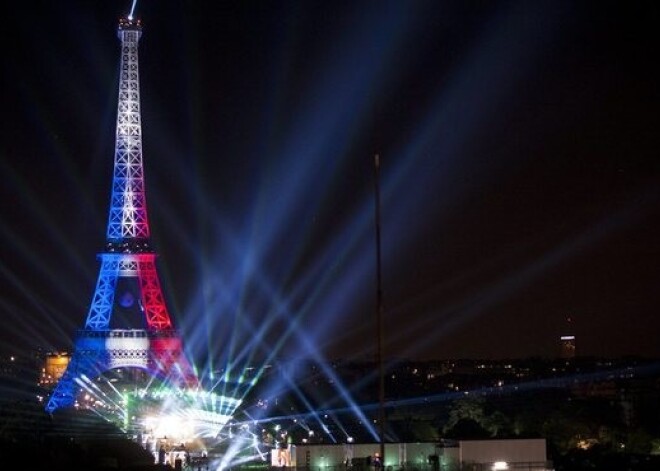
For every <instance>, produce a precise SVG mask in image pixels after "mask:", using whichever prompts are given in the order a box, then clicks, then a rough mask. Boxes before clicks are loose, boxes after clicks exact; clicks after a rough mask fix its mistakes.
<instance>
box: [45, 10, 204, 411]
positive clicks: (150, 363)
mask: <svg viewBox="0 0 660 471" xmlns="http://www.w3.org/2000/svg"><path fill="white" fill-rule="evenodd" d="M117 35H118V37H119V39H120V40H121V68H120V77H119V100H118V105H117V129H116V143H115V158H114V172H113V179H112V195H111V200H110V213H109V217H108V226H107V233H106V246H105V251H104V252H103V253H101V254H99V259H100V262H101V267H100V272H99V275H98V280H97V283H96V289H95V291H94V295H93V297H92V302H91V306H90V308H89V313H88V314H87V320H86V322H85V326H84V328H83V329H82V330H80V331H78V335H77V338H76V340H75V346H74V351H73V355H72V357H71V361H70V362H69V364H68V367H67V369H66V371H65V372H64V375H63V376H62V377H61V379H60V380H59V382H58V383H57V385H56V386H55V389H54V390H53V392H52V394H51V396H50V398H49V400H48V402H47V404H46V410H47V411H48V412H53V411H55V410H57V409H59V408H63V407H70V406H73V405H74V404H75V402H76V395H77V393H78V391H79V390H80V389H81V385H84V383H85V381H88V380H93V379H94V378H96V377H98V376H99V375H101V374H103V373H105V372H108V371H109V370H112V369H115V368H124V367H132V368H139V369H141V370H143V371H146V372H147V373H148V374H149V375H150V376H151V377H153V378H159V379H160V380H162V381H163V382H165V384H168V385H171V386H174V387H178V388H196V387H198V386H199V381H198V378H197V375H196V374H195V372H194V371H193V369H192V366H191V364H190V363H189V361H188V360H187V358H186V356H185V354H184V352H183V348H182V341H181V337H180V336H179V333H178V332H177V331H176V330H175V329H174V327H173V325H172V320H171V318H170V315H169V313H168V310H167V307H166V304H165V300H164V298H163V293H162V291H161V284H160V281H159V278H158V273H157V270H156V254H155V253H154V252H153V251H152V249H151V245H150V231H149V222H148V218H147V204H146V194H145V184H144V169H143V165H142V125H141V118H140V75H139V67H138V41H139V40H140V36H141V35H142V25H141V23H140V21H139V20H134V19H132V18H131V17H124V18H121V19H120V21H119V26H118V29H117ZM118 323H119V324H122V325H117V324H118ZM131 324H132V325H131Z"/></svg>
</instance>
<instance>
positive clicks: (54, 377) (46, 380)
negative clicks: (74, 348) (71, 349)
mask: <svg viewBox="0 0 660 471" xmlns="http://www.w3.org/2000/svg"><path fill="white" fill-rule="evenodd" d="M70 361H71V354H69V353H66V352H54V353H46V354H45V356H44V358H43V365H42V367H41V373H40V375H39V385H40V386H42V387H44V388H52V387H54V386H55V385H56V384H57V382H58V381H59V379H60V378H61V377H62V375H63V374H64V372H65V371H66V367H67V366H68V365H69V362H70Z"/></svg>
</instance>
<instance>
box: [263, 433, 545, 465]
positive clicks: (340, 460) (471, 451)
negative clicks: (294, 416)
mask: <svg viewBox="0 0 660 471" xmlns="http://www.w3.org/2000/svg"><path fill="white" fill-rule="evenodd" d="M378 451H379V444H378V443H371V444H365V443H361V444H352V443H345V444H334V445H305V444H300V445H298V446H297V447H296V450H295V455H296V462H297V466H303V467H306V468H308V469H313V468H324V467H331V468H335V469H337V468H338V467H340V466H342V465H343V466H347V467H348V469H351V468H352V469H354V470H356V471H358V470H369V469H375V468H374V467H373V466H370V465H373V461H374V458H375V457H376V456H377V455H378ZM384 464H385V469H390V468H394V467H406V468H408V467H409V468H411V469H415V468H416V469H430V470H435V471H444V470H458V469H470V470H473V469H475V470H489V471H490V470H504V469H521V470H523V469H524V470H525V471H548V470H552V469H553V466H552V462H551V461H549V460H548V457H547V450H546V441H545V439H544V438H539V439H513V440H460V441H456V442H453V443H446V444H439V443H435V442H433V443H430V442H427V443H423V442H415V443H387V444H385V457H384ZM275 466H277V465H275Z"/></svg>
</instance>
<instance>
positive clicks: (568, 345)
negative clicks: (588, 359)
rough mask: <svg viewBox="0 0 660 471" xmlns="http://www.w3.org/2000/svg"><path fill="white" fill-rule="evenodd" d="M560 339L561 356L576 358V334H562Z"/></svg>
mask: <svg viewBox="0 0 660 471" xmlns="http://www.w3.org/2000/svg"><path fill="white" fill-rule="evenodd" d="M559 341H560V350H559V356H560V357H561V358H566V359H570V358H575V335H562V336H561V337H560V338H559Z"/></svg>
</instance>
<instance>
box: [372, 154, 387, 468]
mask: <svg viewBox="0 0 660 471" xmlns="http://www.w3.org/2000/svg"><path fill="white" fill-rule="evenodd" d="M374 176H375V178H374V190H375V197H376V329H377V334H376V335H377V337H378V342H377V343H378V347H377V353H376V361H377V363H378V404H379V406H378V438H379V443H380V463H381V467H383V469H384V467H385V375H384V371H383V290H382V286H381V263H380V183H379V178H380V156H379V155H378V154H376V155H374Z"/></svg>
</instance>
